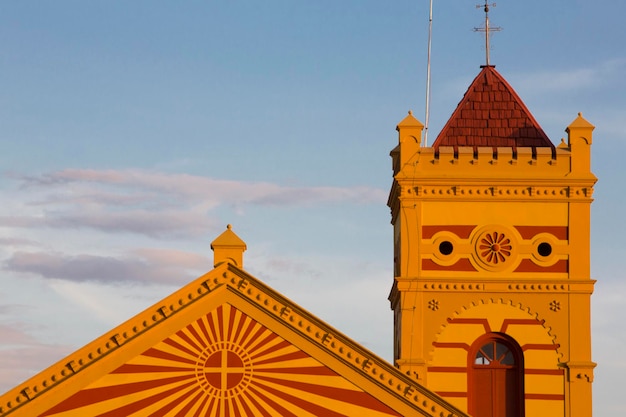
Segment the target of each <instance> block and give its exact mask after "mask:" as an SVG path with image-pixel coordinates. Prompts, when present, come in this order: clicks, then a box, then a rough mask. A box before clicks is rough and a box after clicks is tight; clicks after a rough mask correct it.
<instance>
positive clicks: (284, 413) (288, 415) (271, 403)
mask: <svg viewBox="0 0 626 417" xmlns="http://www.w3.org/2000/svg"><path fill="white" fill-rule="evenodd" d="M248 389H249V390H250V391H252V392H254V393H255V394H256V395H257V396H258V397H260V398H261V399H263V401H265V402H266V403H267V404H268V405H269V406H270V407H272V409H273V411H278V413H279V414H278V415H280V416H284V417H298V416H297V415H296V414H293V413H292V412H291V411H289V410H287V409H286V408H284V407H282V406H281V405H280V404H278V403H276V402H275V401H272V400H271V399H270V398H269V397H268V396H267V395H264V394H262V393H260V392H259V391H257V390H255V389H254V388H253V387H252V386H249V387H248ZM259 408H261V407H259ZM263 408H265V407H263Z"/></svg>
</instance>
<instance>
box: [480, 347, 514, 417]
mask: <svg viewBox="0 0 626 417" xmlns="http://www.w3.org/2000/svg"><path fill="white" fill-rule="evenodd" d="M481 339H482V340H481ZM481 339H479V340H478V341H477V342H478V343H475V346H474V349H472V350H471V351H470V353H471V357H472V358H473V361H472V363H471V364H470V372H469V381H468V385H469V387H468V388H469V394H470V395H469V400H470V410H469V411H470V414H472V415H473V416H475V417H522V416H523V387H522V385H523V364H522V360H521V350H520V349H519V348H517V344H515V343H514V342H513V343H511V342H510V341H508V340H507V339H505V338H502V337H501V336H499V335H498V336H493V335H492V336H490V337H487V338H481ZM516 348H517V349H516Z"/></svg>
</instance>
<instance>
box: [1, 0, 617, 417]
mask: <svg viewBox="0 0 626 417" xmlns="http://www.w3.org/2000/svg"><path fill="white" fill-rule="evenodd" d="M476 3H479V2H476V1H469V0H468V1H458V0H447V1H446V0H435V1H434V34H433V35H434V36H433V54H432V57H433V59H432V64H433V66H432V71H433V75H432V80H433V84H432V107H431V119H430V122H431V124H430V138H432V139H434V137H435V136H436V134H437V133H438V131H439V129H441V127H442V126H443V124H444V123H445V121H446V120H447V118H448V117H449V116H450V114H451V113H452V111H453V110H454V108H455V106H456V104H457V103H458V101H459V100H460V99H461V97H462V95H463V93H464V92H465V90H466V88H467V86H468V85H469V83H470V82H471V80H472V79H473V78H474V76H475V75H476V74H477V73H478V71H479V66H480V65H481V64H483V63H484V61H485V50H484V46H483V45H484V39H483V38H482V37H481V35H480V34H478V33H474V32H473V31H472V29H473V28H474V27H478V26H481V25H482V23H483V18H484V15H483V13H482V11H481V9H476V8H475V5H476ZM625 14H626V3H624V4H622V2H619V1H609V0H599V1H595V2H590V1H588V0H586V1H582V0H552V1H549V2H546V1H539V0H528V1H524V2H519V1H515V2H514V1H511V0H503V1H501V2H498V3H497V7H495V8H493V9H492V13H491V22H492V25H494V26H501V27H502V28H503V29H504V30H503V31H501V32H498V33H496V34H494V35H493V37H492V42H491V44H492V49H491V61H492V64H495V65H496V67H497V69H498V71H499V72H500V73H501V74H502V75H503V76H504V77H505V78H506V79H507V80H508V81H509V83H510V84H511V85H512V86H513V87H514V88H515V89H516V91H517V92H518V93H519V95H520V96H521V97H522V98H523V100H524V101H525V103H526V104H527V106H528V107H529V108H530V110H531V112H533V114H534V116H535V118H536V119H537V120H538V121H539V123H540V124H541V125H542V127H543V128H544V130H545V131H546V133H547V134H548V136H549V137H550V138H551V139H552V141H553V142H557V143H558V141H559V140H560V138H561V137H563V136H564V135H565V133H564V132H563V130H564V129H565V127H566V126H567V125H568V124H569V123H570V122H571V121H572V120H573V119H574V118H575V117H576V115H577V113H578V112H583V114H584V116H585V118H587V119H588V120H589V121H590V122H592V123H593V124H595V125H596V127H597V128H596V130H595V132H594V144H593V149H592V152H593V170H594V172H595V173H596V175H597V176H598V177H599V178H600V181H599V183H598V184H597V186H596V193H595V198H596V201H595V203H594V204H593V207H592V209H593V222H592V227H593V231H592V234H593V235H592V243H593V247H592V255H593V264H592V269H593V270H592V275H593V277H594V278H596V279H598V283H597V285H596V293H595V295H594V297H593V308H594V310H593V319H594V360H596V361H597V362H598V363H599V366H598V368H597V370H596V382H595V383H594V393H595V409H596V415H600V416H602V415H615V414H617V413H618V412H620V411H626V404H624V401H623V399H622V397H623V396H621V395H620V392H621V390H620V386H621V385H620V384H619V383H618V380H621V376H622V375H623V373H624V371H626V361H624V359H623V357H621V355H619V352H621V351H623V350H625V349H626V336H625V335H626V325H624V324H620V323H617V320H616V319H615V317H616V316H617V312H618V309H619V308H621V307H622V305H623V303H624V302H625V298H626V285H625V284H624V283H623V281H622V280H621V275H622V273H621V271H622V269H623V268H622V267H621V264H620V260H621V259H622V258H623V257H624V247H625V246H624V244H623V243H622V239H621V238H620V236H624V235H625V234H626V226H625V223H626V222H624V221H623V214H622V213H623V212H624V209H625V208H626V201H625V197H624V193H623V192H622V190H623V179H624V178H625V177H626V166H625V164H623V163H622V162H621V159H622V158H621V157H620V155H624V153H625V151H626V144H625V142H624V138H626V125H625V124H624V114H626V100H625V99H624V97H626V81H625V78H624V77H623V74H624V73H625V72H626V55H625V54H624V50H623V45H624V44H625V43H626V29H625V28H624V25H623V22H622V20H623V16H624V15H625ZM427 23H428V0H419V1H405V0H397V1H393V2H389V1H387V2H382V1H374V0H359V1H356V0H341V1H338V0H334V1H330V0H321V1H320V0H318V1H294V0H282V1H279V0H267V1H264V2H259V1H251V0H247V1H246V0H237V1H231V2H206V1H185V2H171V1H170V2H166V1H159V0H151V1H147V0H146V1H133V2H127V1H115V0H108V1H90V2H85V1H78V0H75V1H69V0H57V1H54V2H46V1H28V0H26V1H20V2H5V3H4V4H2V5H0V167H1V170H0V195H1V197H2V205H1V206H0V271H1V272H0V279H1V282H2V284H1V285H0V329H1V330H2V335H3V338H2V344H1V345H0V353H1V354H0V369H2V372H0V392H3V391H5V390H6V389H9V388H11V387H12V386H14V385H16V384H18V383H19V382H21V381H22V380H23V379H25V378H27V377H28V376H30V375H32V374H33V373H35V372H38V371H40V370H41V369H43V368H45V367H46V366H47V365H49V364H51V363H52V362H54V361H56V360H58V359H60V358H62V357H63V356H65V355H67V354H69V353H71V352H72V351H73V350H75V349H76V348H78V347H80V346H82V345H83V344H85V343H87V342H89V341H90V340H92V339H93V338H95V337H97V336H98V335H100V334H102V333H103V332H105V331H107V330H108V329H110V328H111V327H113V326H115V325H116V324H118V323H120V322H121V321H123V320H125V319H126V318H128V317H129V316H131V315H132V314H134V313H136V312H138V311H141V310H142V309H144V308H145V307H147V306H149V305H151V304H152V303H154V302H156V301H158V300H159V299H160V298H162V297H163V296H165V295H167V294H169V293H170V292H171V291H173V290H174V289H175V288H177V287H179V286H181V285H184V284H185V283H186V282H188V281H189V280H190V279H192V278H194V277H196V276H197V275H199V274H201V273H202V272H204V271H206V270H208V269H210V268H211V266H212V254H211V252H210V248H209V246H210V242H211V241H212V240H213V239H214V238H215V237H216V236H217V235H218V234H219V233H221V232H222V231H223V230H224V228H225V225H226V224H227V223H232V224H233V230H234V231H235V232H236V233H238V234H239V235H240V236H241V237H242V238H243V239H244V240H245V241H246V242H247V244H248V252H247V253H246V258H245V266H246V269H248V270H249V271H250V272H251V273H253V274H255V275H256V276H258V277H259V278H261V279H263V280H264V281H265V282H267V283H268V284H269V285H271V286H272V287H274V288H275V289H277V290H278V291H280V292H282V293H283V294H285V295H287V296H288V297H290V298H292V299H293V300H294V301H296V302H297V303H299V304H300V305H302V306H303V307H305V308H307V309H309V310H310V311H311V312H313V313H314V314H316V315H318V316H319V317H321V318H322V319H324V320H326V321H328V322H329V323H330V324H331V325H333V326H335V327H337V328H338V329H340V330H341V331H343V332H345V333H346V334H348V335H349V336H351V337H352V338H354V339H356V340H357V341H359V342H361V343H363V344H364V345H365V346H367V347H369V348H370V349H372V350H373V351H375V352H376V353H378V354H379V355H381V356H383V357H385V358H387V359H390V358H391V345H392V340H391V321H392V316H391V312H390V310H389V306H388V302H387V301H386V297H387V294H388V291H389V289H390V286H391V282H392V268H391V267H392V238H391V226H390V225H389V221H390V217H389V210H388V208H387V207H386V198H387V192H388V189H389V186H390V184H391V162H390V158H389V151H390V150H391V149H392V148H393V147H394V146H395V145H396V141H397V137H396V132H395V125H396V124H397V122H399V121H400V120H401V119H402V118H404V116H405V115H406V112H407V111H408V110H409V109H412V110H413V111H414V113H415V115H416V116H417V117H418V118H420V119H421V120H424V116H423V115H424V101H425V100H424V94H425V93H424V91H425V74H426V61H425V58H426V39H427ZM432 139H431V140H432ZM346 294H347V295H348V296H347V297H346Z"/></svg>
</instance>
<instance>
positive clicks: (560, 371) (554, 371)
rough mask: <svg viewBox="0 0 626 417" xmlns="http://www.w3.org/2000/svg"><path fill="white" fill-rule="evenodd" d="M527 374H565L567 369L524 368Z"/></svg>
mask: <svg viewBox="0 0 626 417" xmlns="http://www.w3.org/2000/svg"><path fill="white" fill-rule="evenodd" d="M524 373H525V374H530V375H558V376H562V375H565V371H564V370H563V369H528V368H524Z"/></svg>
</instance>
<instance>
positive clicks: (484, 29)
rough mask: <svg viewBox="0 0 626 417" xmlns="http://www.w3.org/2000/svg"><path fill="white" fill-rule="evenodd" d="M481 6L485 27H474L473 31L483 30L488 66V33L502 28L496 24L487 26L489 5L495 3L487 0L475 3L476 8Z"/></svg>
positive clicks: (494, 5)
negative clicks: (483, 12)
mask: <svg viewBox="0 0 626 417" xmlns="http://www.w3.org/2000/svg"><path fill="white" fill-rule="evenodd" d="M481 7H483V8H484V10H485V27H482V28H474V32H485V51H486V53H487V66H490V65H491V64H490V62H489V49H490V47H489V35H490V33H491V32H500V31H501V30H502V28H501V27H499V26H497V27H495V28H492V27H490V26H489V7H496V4H495V3H491V4H489V2H488V1H487V0H485V4H484V5H483V4H478V5H476V8H477V9H480V8H481Z"/></svg>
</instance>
